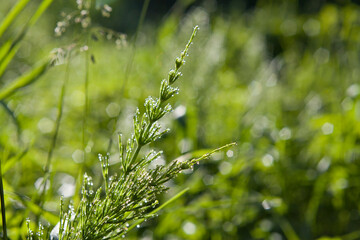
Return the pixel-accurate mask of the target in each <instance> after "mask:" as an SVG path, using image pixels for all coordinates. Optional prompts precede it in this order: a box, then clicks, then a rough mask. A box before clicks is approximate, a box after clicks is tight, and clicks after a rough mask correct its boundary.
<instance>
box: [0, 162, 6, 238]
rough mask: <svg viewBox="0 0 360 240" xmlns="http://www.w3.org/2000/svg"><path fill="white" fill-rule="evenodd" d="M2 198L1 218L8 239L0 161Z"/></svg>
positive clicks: (4, 236) (0, 195) (0, 191)
mask: <svg viewBox="0 0 360 240" xmlns="http://www.w3.org/2000/svg"><path fill="white" fill-rule="evenodd" d="M0 197H1V217H2V223H3V224H2V225H3V238H4V239H5V240H6V239H7V230H6V215H5V199H4V198H5V195H4V186H3V175H2V171H1V161H0Z"/></svg>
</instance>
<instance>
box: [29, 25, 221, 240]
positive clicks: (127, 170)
mask: <svg viewBox="0 0 360 240" xmlns="http://www.w3.org/2000/svg"><path fill="white" fill-rule="evenodd" d="M198 29H199V28H198V27H197V26H196V27H195V28H194V31H193V33H192V35H191V37H190V40H189V41H188V43H187V44H186V47H185V49H184V50H183V51H182V52H181V55H180V56H179V57H177V58H176V60H175V68H174V69H171V70H170V71H169V74H168V78H167V79H164V80H163V81H162V82H161V86H160V91H159V96H158V98H154V97H148V98H147V99H146V100H145V103H144V106H145V110H144V112H143V113H141V112H140V110H139V109H137V110H136V113H135V115H134V118H133V128H134V132H133V134H132V135H131V137H130V138H129V139H128V140H127V141H126V144H125V143H124V142H123V137H122V135H121V134H119V153H120V163H121V164H120V170H119V171H118V173H117V174H115V175H112V176H109V156H108V155H106V156H103V155H101V154H99V160H100V162H101V166H102V175H103V179H104V184H103V185H104V186H103V187H99V188H97V189H95V188H94V184H93V180H92V177H91V176H89V175H87V174H86V173H85V174H84V178H83V185H82V189H81V194H82V199H81V201H80V204H79V206H78V207H77V209H76V210H75V208H74V206H73V205H72V204H70V205H69V208H68V210H64V202H63V200H61V210H60V222H59V223H58V224H57V225H56V226H55V228H54V229H53V230H52V232H51V234H50V238H51V239H64V240H65V239H114V238H116V237H119V236H124V234H126V233H127V232H128V231H129V230H130V229H132V228H133V227H134V226H136V225H137V224H139V223H140V222H142V221H143V220H144V219H147V218H150V217H152V216H154V214H155V213H156V212H157V211H158V210H160V209H161V208H162V207H163V206H160V207H157V205H158V204H159V202H158V200H157V196H158V195H159V194H160V193H162V192H164V191H166V190H167V189H168V188H167V187H166V186H164V183H166V182H167V181H169V180H170V179H172V178H174V177H175V176H176V175H177V174H178V173H180V172H182V171H183V170H186V169H190V168H192V166H193V165H194V164H196V163H198V161H200V160H202V159H205V158H208V157H209V156H210V155H211V154H212V153H214V152H216V151H219V150H221V149H223V148H225V147H227V146H224V147H222V148H218V149H216V150H214V151H213V152H210V153H207V154H205V155H203V156H201V157H200V158H189V159H185V160H184V159H182V160H178V159H176V160H173V161H172V162H170V163H169V164H168V165H157V166H156V167H155V168H152V169H151V168H149V164H150V163H151V162H152V161H154V160H155V159H157V158H159V157H160V156H161V154H162V152H161V151H159V152H156V151H154V150H150V151H149V152H148V153H146V154H144V156H141V154H142V152H141V150H142V148H143V147H144V146H145V145H148V144H150V143H152V142H154V141H156V140H157V139H158V138H160V137H162V136H163V135H164V134H165V133H167V132H168V131H169V129H162V127H161V125H160V124H159V122H158V121H159V120H160V119H161V118H162V117H163V116H164V115H166V114H167V113H169V112H170V111H171V110H172V107H171V105H170V103H168V100H170V99H171V98H172V97H174V96H175V95H176V94H177V93H178V92H179V89H178V88H177V87H174V86H173V84H174V83H175V82H176V81H177V80H178V79H179V77H180V76H181V72H180V71H179V70H180V68H181V67H182V66H183V65H184V63H185V57H186V56H187V53H188V50H189V47H190V45H191V44H192V42H193V39H194V37H195V34H196V32H197V31H198ZM183 193H185V191H183V192H182V193H181V194H183ZM181 194H178V195H176V196H175V197H174V198H177V197H179V196H180V195H181ZM28 239H47V237H46V236H45V235H44V234H43V231H42V230H41V226H40V231H39V232H38V233H37V234H36V235H34V234H33V232H32V231H31V230H29V231H28Z"/></svg>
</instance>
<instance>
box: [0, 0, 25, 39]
mask: <svg viewBox="0 0 360 240" xmlns="http://www.w3.org/2000/svg"><path fill="white" fill-rule="evenodd" d="M29 1H30V0H20V1H18V3H17V4H16V5H15V6H14V7H13V8H12V9H11V10H10V12H9V13H8V14H7V15H6V17H5V18H4V20H3V21H2V22H1V24H0V38H1V36H2V35H3V34H4V32H5V31H6V30H7V29H8V28H9V26H10V25H11V23H12V22H13V21H14V20H15V18H16V17H17V16H18V15H19V14H20V12H21V11H22V10H23V9H24V7H25V6H26V5H27V4H28V2H29Z"/></svg>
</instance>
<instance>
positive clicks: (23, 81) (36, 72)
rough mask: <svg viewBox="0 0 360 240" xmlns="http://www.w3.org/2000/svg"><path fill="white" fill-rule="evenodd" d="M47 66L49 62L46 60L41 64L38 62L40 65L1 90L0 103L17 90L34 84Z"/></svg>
mask: <svg viewBox="0 0 360 240" xmlns="http://www.w3.org/2000/svg"><path fill="white" fill-rule="evenodd" d="M48 66H49V60H48V59H46V60H43V61H42V62H40V64H38V66H37V67H35V68H34V69H31V70H30V71H28V72H27V73H25V74H24V75H22V76H20V77H19V78H17V79H15V80H14V81H13V82H12V83H10V84H9V85H8V86H5V87H4V88H3V89H1V90H0V101H1V100H4V99H5V98H7V97H9V96H11V95H12V94H14V93H15V92H16V91H17V90H18V89H20V88H23V87H25V86H28V85H30V84H31V83H33V82H35V81H36V80H37V79H38V78H39V77H40V76H42V75H43V74H44V73H45V71H46V69H47V67H48Z"/></svg>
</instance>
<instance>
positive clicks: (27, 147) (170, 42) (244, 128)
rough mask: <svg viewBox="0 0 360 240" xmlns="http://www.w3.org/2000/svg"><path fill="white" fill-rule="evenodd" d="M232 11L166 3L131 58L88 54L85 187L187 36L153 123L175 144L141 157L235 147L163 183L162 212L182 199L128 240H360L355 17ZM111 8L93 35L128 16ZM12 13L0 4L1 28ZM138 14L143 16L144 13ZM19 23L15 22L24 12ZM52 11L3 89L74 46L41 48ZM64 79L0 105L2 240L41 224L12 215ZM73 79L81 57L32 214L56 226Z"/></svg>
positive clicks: (71, 122)
mask: <svg viewBox="0 0 360 240" xmlns="http://www.w3.org/2000/svg"><path fill="white" fill-rule="evenodd" d="M5 2H6V1H5ZM129 2H130V1H129ZM131 2H132V1H131ZM238 2H240V1H233V2H230V1H229V3H228V4H222V3H221V1H218V3H216V1H176V3H175V5H174V6H173V7H172V8H170V7H169V9H168V10H167V11H166V14H164V15H163V16H161V20H159V18H157V17H152V18H151V16H153V15H151V12H150V13H149V14H150V15H148V17H149V18H151V19H152V21H149V22H147V21H145V24H144V27H143V29H142V30H141V31H140V32H139V34H138V39H137V43H136V48H135V50H134V48H132V47H131V46H132V45H131V44H132V42H131V41H132V38H131V35H130V36H129V43H130V44H128V45H127V46H125V45H124V46H123V47H122V48H120V49H116V44H115V43H112V42H109V41H105V40H102V39H99V40H98V41H95V39H93V40H91V42H90V44H89V51H90V53H91V55H93V58H94V63H91V64H90V71H89V88H88V89H89V99H88V101H89V112H88V117H87V118H86V119H87V127H86V132H85V133H86V136H87V138H86V139H87V142H86V148H85V154H86V162H85V163H84V165H85V166H84V170H85V171H86V172H88V173H89V175H92V176H99V178H98V179H94V182H95V183H94V184H98V185H100V184H101V183H100V181H101V169H100V168H99V167H98V163H97V154H98V153H106V152H107V151H109V152H110V156H111V157H110V163H111V164H113V165H114V166H115V168H116V167H117V166H118V165H119V161H118V156H117V155H116V153H117V150H116V147H115V145H116V144H111V141H110V138H111V137H112V138H113V142H114V141H116V140H115V136H116V133H117V132H118V131H119V130H121V131H123V134H124V135H126V134H129V133H131V131H132V129H131V124H132V116H133V114H134V113H135V107H136V106H137V105H138V103H141V102H142V99H144V98H145V97H146V96H148V95H150V94H151V93H153V92H155V91H156V90H157V88H158V84H159V83H160V82H161V79H162V78H163V77H164V76H165V75H166V71H167V69H168V68H169V67H170V65H169V62H170V60H172V59H173V58H174V57H175V56H176V54H177V52H178V51H180V50H181V48H182V47H183V43H184V42H185V41H186V38H187V36H188V33H189V31H190V29H192V27H193V26H194V25H196V24H198V25H199V26H200V32H199V34H198V38H197V39H196V41H195V46H194V48H192V51H191V56H190V57H189V59H188V60H187V63H186V65H185V67H184V71H183V74H184V78H183V79H184V81H182V82H181V83H180V89H181V94H180V95H179V97H178V98H177V100H176V102H173V105H174V107H175V111H174V112H173V115H172V117H169V118H166V120H165V121H164V124H165V125H167V126H169V127H170V128H171V129H172V131H171V132H170V133H168V134H167V135H166V136H164V137H163V138H162V139H160V140H159V141H158V142H157V143H156V144H154V145H152V147H154V148H161V149H166V155H165V156H164V159H160V160H159V164H161V162H164V161H170V160H172V159H175V158H176V157H178V156H180V155H181V154H184V153H188V152H192V151H197V150H201V149H208V148H210V149H211V148H215V147H218V146H220V145H224V144H226V143H229V142H233V141H237V142H238V147H237V148H233V149H231V150H229V151H228V152H226V153H225V154H224V155H221V154H220V155H216V156H214V157H213V158H212V159H211V160H208V161H204V162H202V163H201V164H200V165H199V166H196V167H195V171H194V172H193V173H192V174H191V175H190V174H189V175H187V174H185V175H183V176H179V177H178V178H177V179H176V180H175V181H173V182H171V183H170V184H171V186H173V190H171V191H170V192H169V193H168V194H165V195H164V199H168V198H169V196H168V195H174V194H175V193H176V192H178V191H180V190H181V189H183V188H184V187H189V188H190V191H189V192H188V193H187V194H186V195H184V196H183V197H182V198H181V199H178V200H177V201H176V202H175V203H173V204H172V205H170V206H168V207H167V208H166V209H164V210H163V212H162V213H160V214H159V216H158V217H156V218H154V219H151V220H148V221H147V222H145V223H143V224H142V225H141V227H140V228H138V229H136V230H133V232H130V234H129V238H134V239H136V238H140V237H142V238H146V239H149V238H150V239H151V238H153V239H273V240H278V239H317V238H318V239H359V238H360V232H359V230H358V229H359V227H358V226H359V225H360V212H359V211H360V205H359V199H360V185H359V182H360V162H359V161H360V159H359V153H360V146H359V143H360V127H359V126H360V125H359V122H360V100H359V98H360V97H359V96H360V84H359V79H358V78H359V75H360V70H359V64H360V59H359V53H358V49H359V43H360V7H359V6H358V5H356V4H354V3H351V2H350V1H346V2H341V3H337V2H336V1H334V2H333V3H323V4H315V5H316V6H314V5H312V4H311V2H316V1H306V2H307V4H306V5H304V6H303V5H301V4H300V2H301V1H298V2H299V3H297V2H295V1H257V2H256V3H255V4H245V3H244V4H239V3H238ZM319 2H320V1H319ZM55 4H57V5H61V4H59V3H58V2H57V3H55ZM122 4H123V5H126V4H125V1H118V2H116V3H115V2H114V3H113V5H112V7H113V15H112V16H111V17H110V18H109V19H106V20H99V21H102V24H103V25H105V26H106V24H109V27H110V25H111V27H115V28H118V29H115V30H120V31H121V30H122V27H121V26H120V25H116V24H115V22H116V21H114V19H117V17H116V13H119V12H126V11H125V10H124V9H121V7H120V10H119V8H117V7H119V6H122ZM10 5H11V4H10V3H7V2H6V4H4V5H3V6H1V14H0V18H2V16H3V15H4V14H5V13H6V12H7V11H8V9H9V8H10ZM110 5H111V3H110ZM139 5H140V6H141V4H139ZM116 6H117V7H116ZM61 8H62V9H63V10H64V11H65V10H67V8H70V6H67V5H66V4H63V5H61ZM149 9H154V5H152V3H151V2H150V8H149ZM24 11H25V12H24V16H26V13H27V11H30V9H25V10H24ZM56 11H57V10H55V7H54V6H52V8H51V11H49V12H46V13H45V16H44V17H43V18H42V19H41V20H40V21H39V22H38V24H37V25H35V26H34V28H33V29H32V31H30V32H29V33H28V35H27V37H26V38H25V39H24V42H23V44H22V46H21V47H20V49H19V52H18V54H17V55H16V56H15V58H14V60H13V61H12V62H11V64H10V65H9V67H8V68H7V71H6V72H5V73H4V76H3V77H2V79H1V80H0V81H1V82H0V84H1V85H0V87H1V88H3V86H4V84H5V83H8V82H7V81H10V80H11V79H14V77H16V76H19V75H21V74H23V73H24V72H25V71H26V70H27V69H29V67H28V66H29V65H33V63H34V62H36V61H37V60H38V59H41V58H43V57H45V56H47V54H48V53H49V52H50V51H51V49H52V48H54V47H59V46H64V45H67V44H69V43H71V41H73V40H74V39H72V36H73V35H71V34H69V35H67V36H65V38H62V39H58V38H55V37H53V35H52V32H51V31H53V29H54V28H55V26H56V21H55V18H56V17H54V16H59V17H58V18H56V20H59V19H60V15H56V14H58V13H57V12H56ZM137 12H140V10H139V11H137ZM54 14H55V15H54ZM46 19H49V21H46ZM118 19H120V18H118ZM146 19H147V18H146ZM96 20H97V19H95V20H94V21H95V23H94V24H96V23H97V22H96ZM136 20H138V18H137V19H136ZM112 21H114V22H112ZM154 23H156V24H154ZM112 24H113V25H112ZM132 24H133V23H132ZM20 26H21V21H19V22H18V23H14V26H13V28H12V29H13V31H16V29H18V28H20ZM135 27H136V24H135ZM133 32H135V30H134V31H133ZM125 33H126V32H125ZM6 34H11V32H10V33H6ZM74 35H75V34H74ZM1 44H3V43H1ZM134 51H135V54H134ZM133 54H134V55H133ZM132 56H134V61H133V63H132V68H131V71H130V73H129V75H128V76H126V69H127V66H128V64H129V60H130V59H131V58H132ZM65 68H66V66H65V65H59V66H56V67H54V68H52V69H50V70H49V71H48V72H47V73H46V74H45V76H43V77H42V78H41V80H40V81H39V80H38V81H37V82H36V83H35V84H33V85H31V86H29V87H27V88H24V89H22V90H21V91H18V92H17V93H16V94H14V95H12V96H11V97H9V98H8V99H7V100H6V102H5V105H6V106H7V107H8V109H9V110H11V111H12V112H13V114H12V115H11V114H8V113H7V110H6V109H4V108H1V109H0V124H1V126H2V127H1V135H0V151H1V152H0V153H1V156H4V157H3V158H2V161H3V166H5V170H6V171H5V173H4V178H5V181H6V183H7V184H6V185H5V190H6V195H7V198H6V205H7V209H6V210H7V216H8V226H9V234H10V236H15V237H16V236H18V235H19V234H20V231H19V226H20V227H22V228H23V230H24V228H25V224H24V219H25V218H26V217H28V216H29V217H33V216H34V215H36V214H37V211H38V210H37V208H36V206H33V205H26V203H25V202H27V201H28V197H31V196H33V195H34V192H35V191H36V188H35V186H34V183H35V185H36V182H38V183H39V178H40V177H42V176H43V173H42V167H43V166H44V164H45V161H46V155H47V151H48V148H49V145H50V140H51V137H52V133H53V131H54V126H55V120H56V111H57V103H58V99H59V95H60V86H61V84H62V82H63V78H64V72H65ZM84 74H85V64H84V53H81V54H79V55H77V56H74V57H73V59H72V60H71V64H70V81H69V82H68V84H67V92H66V95H65V101H64V112H63V119H62V121H61V126H60V130H59V135H58V142H57V146H56V148H55V150H54V153H53V158H54V159H53V165H52V168H51V178H52V185H51V187H50V189H49V190H48V193H47V202H46V203H45V205H44V207H45V209H46V210H48V211H49V212H50V213H53V214H55V215H58V212H59V196H60V195H61V194H62V195H65V199H70V198H71V197H72V195H73V191H69V189H71V188H75V182H76V179H77V178H78V169H79V168H80V166H82V165H83V163H82V160H83V155H84V152H83V151H82V126H83V125H82V121H83V108H84ZM125 78H128V80H127V81H126V85H124V88H123V83H124V79H125ZM122 89H123V90H124V91H123V92H122ZM14 117H15V118H14ZM15 119H16V121H15ZM109 146H110V148H109ZM195 154H199V155H201V151H200V152H199V153H196V152H195ZM7 164H11V165H9V166H11V168H10V167H9V168H7V169H6V165H7ZM40 182H41V180H40ZM36 186H38V185H36ZM38 187H39V186H38ZM31 206H32V207H31ZM52 217H53V215H51V216H44V217H43V218H42V221H47V222H51V220H50V219H51V218H52ZM45 225H46V224H45Z"/></svg>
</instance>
